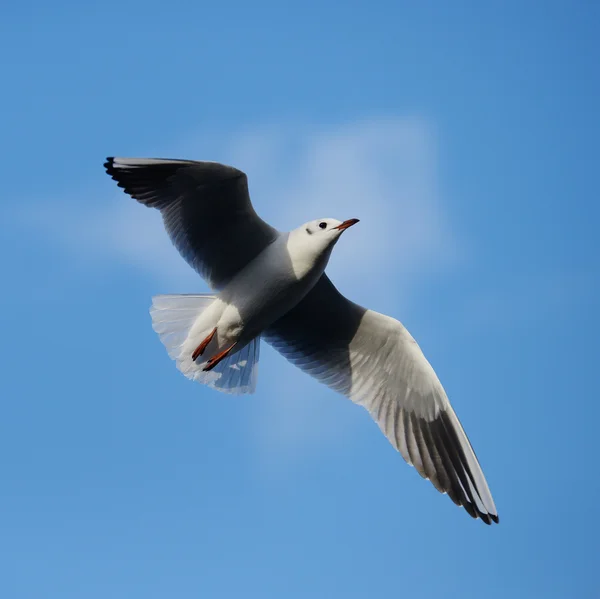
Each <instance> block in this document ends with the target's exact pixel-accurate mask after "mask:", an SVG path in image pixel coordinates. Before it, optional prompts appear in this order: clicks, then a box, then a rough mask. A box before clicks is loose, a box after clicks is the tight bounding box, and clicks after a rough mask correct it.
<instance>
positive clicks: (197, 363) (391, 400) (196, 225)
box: [105, 158, 498, 524]
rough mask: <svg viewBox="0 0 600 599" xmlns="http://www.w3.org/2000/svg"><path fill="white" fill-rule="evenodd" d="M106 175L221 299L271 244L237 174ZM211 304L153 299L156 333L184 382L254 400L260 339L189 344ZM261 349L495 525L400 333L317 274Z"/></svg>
mask: <svg viewBox="0 0 600 599" xmlns="http://www.w3.org/2000/svg"><path fill="white" fill-rule="evenodd" d="M105 167H106V170H107V172H108V174H109V175H110V176H111V177H112V178H113V179H114V180H115V181H116V182H117V184H118V185H119V187H122V188H123V189H124V190H125V192H126V193H128V194H129V195H130V196H132V197H133V198H135V199H136V200H138V202H140V203H141V204H144V205H146V206H148V207H154V208H157V209H158V210H159V211H160V212H161V214H162V217H163V221H164V224H165V228H166V230H167V233H168V234H169V237H170V238H171V240H172V242H173V244H174V245H175V247H176V248H177V249H178V250H179V252H180V253H181V255H182V256H183V257H184V258H185V260H186V261H187V262H188V263H189V264H190V266H192V267H193V268H194V269H195V270H196V271H197V272H198V273H199V274H200V275H201V276H202V277H203V278H204V279H205V280H206V281H207V282H208V284H209V285H210V286H211V287H212V288H213V289H214V290H216V291H217V292H218V291H219V290H221V289H223V288H224V287H225V286H226V285H227V283H228V282H229V281H231V279H232V278H233V277H234V276H235V275H236V273H238V272H241V271H242V270H243V269H244V268H245V266H246V265H248V264H249V263H250V262H251V261H252V260H253V259H254V258H256V257H257V256H258V255H259V254H261V252H263V250H265V248H267V247H268V246H270V244H272V243H273V242H274V240H275V239H276V238H277V236H278V232H277V231H276V230H275V229H274V228H273V227H271V226H270V225H268V224H267V223H266V222H264V221H263V220H262V219H261V218H260V217H259V216H258V215H257V214H256V212H255V211H254V208H253V207H252V204H251V201H250V197H249V193H248V184H247V178H246V175H245V174H244V173H243V172H241V171H239V170H237V169H235V168H233V167H229V166H225V165H221V164H218V163H211V162H193V161H185V160H164V159H140V158H133V159H129V158H108V159H107V162H106V163H105ZM214 297H215V296H193V295H190V296H157V297H156V298H154V299H153V307H152V310H151V312H152V318H153V326H154V328H155V330H156V331H157V332H158V334H159V335H160V337H161V340H162V341H163V343H164V344H165V346H166V347H167V350H168V352H169V355H170V356H171V357H172V358H173V359H175V360H176V361H177V365H178V368H179V369H180V370H181V371H182V372H183V373H184V374H185V375H186V376H188V377H189V378H193V379H194V380H198V381H200V382H203V383H206V384H209V385H211V386H213V387H215V388H217V389H219V390H222V391H226V392H251V391H252V390H253V389H254V384H255V377H256V364H257V362H258V350H259V343H258V339H256V340H254V341H253V342H251V343H248V344H247V345H245V346H244V347H243V349H241V350H240V351H236V348H229V351H225V350H227V347H222V348H220V350H219V352H216V351H215V350H214V349H211V348H214V346H215V345H214V344H215V339H214V338H215V336H218V333H217V331H215V330H213V329H214V326H213V327H206V330H202V331H199V332H198V334H197V335H196V337H193V336H192V335H191V334H190V331H193V330H194V329H193V327H194V323H195V322H196V321H197V319H198V315H199V314H200V313H202V312H203V311H206V310H207V309H209V307H210V305H211V302H212V301H213V300H214ZM262 337H263V338H264V339H265V340H266V341H267V342H268V343H269V344H271V345H272V346H273V347H274V348H275V349H276V350H278V351H279V352H280V353H281V354H282V355H283V356H284V357H285V358H287V359H288V360H289V361H290V362H292V363H293V364H295V365H297V366H298V367H299V368H300V369H301V370H303V371H304V372H306V373H308V374H310V375H311V376H313V377H314V378H316V379H317V380H319V381H320V382H322V383H324V384H326V385H327V386H329V387H330V388H332V389H334V390H336V391H338V392H340V393H342V394H344V395H346V396H347V397H349V398H350V399H351V400H352V401H354V402H356V403H358V404H360V405H362V406H363V407H365V408H366V409H367V410H368V411H369V413H370V414H371V416H372V417H373V418H374V419H375V421H376V422H377V423H378V425H379V427H380V428H381V430H382V432H383V433H384V434H385V435H386V437H387V438H388V439H389V441H390V443H391V444H392V445H393V446H394V447H395V448H396V449H397V450H398V451H399V452H400V453H401V454H402V456H403V458H404V459H405V460H406V461H407V462H408V463H409V464H411V465H413V466H414V467H415V468H416V470H417V471H418V472H419V474H420V475H421V476H422V477H424V478H427V479H429V480H430V481H431V482H432V483H433V485H434V486H435V487H436V488H437V489H438V490H439V491H440V492H442V493H446V494H448V496H449V497H450V498H451V499H452V501H454V503H456V504H457V505H461V506H463V507H464V508H465V510H466V511H467V512H468V513H469V514H470V515H471V516H472V517H474V518H480V519H481V520H482V521H483V522H485V523H487V524H491V523H492V522H498V513H497V510H496V507H495V504H494V500H493V498H492V495H491V493H490V490H489V488H488V485H487V482H486V480H485V477H484V475H483V472H482V470H481V467H480V465H479V462H478V460H477V457H476V456H475V453H474V451H473V449H472V447H471V444H470V442H469V440H468V438H467V436H466V434H465V432H464V430H463V428H462V426H461V424H460V422H459V420H458V418H457V416H456V414H455V413H454V410H453V409H452V407H451V405H450V402H449V401H448V398H447V396H446V393H445V391H444V389H443V387H442V385H441V384H440V382H439V380H438V378H437V376H436V374H435V372H434V370H433V368H432V367H431V365H430V364H429V362H428V361H427V360H426V358H425V357H424V355H423V353H422V352H421V350H420V348H419V346H418V345H417V343H416V342H415V340H414V339H413V338H412V337H411V335H410V334H409V333H408V331H407V330H406V329H405V328H404V327H403V326H402V324H401V323H400V322H398V321H397V320H395V319H393V318H391V317H388V316H385V315H383V314H378V313H377V312H373V311H371V310H367V309H365V308H363V307H361V306H359V305H357V304H355V303H353V302H351V301H349V300H348V299H346V298H345V297H344V296H343V295H341V294H340V293H339V291H338V290H337V289H336V288H335V286H334V285H333V283H332V282H331V281H330V280H329V278H328V277H327V276H326V275H325V274H323V275H322V276H321V277H320V279H318V282H317V283H316V284H315V285H314V287H312V289H311V290H310V291H309V292H308V293H307V294H306V296H305V297H304V298H303V299H302V300H301V301H299V303H297V305H295V306H294V307H293V308H292V309H291V310H289V311H288V312H287V313H286V314H285V315H284V316H282V317H281V318H279V319H278V320H276V321H275V322H274V323H272V324H271V325H270V326H268V327H267V328H266V329H265V330H264V331H263V332H262ZM211 351H212V352H213V353H211ZM223 351H225V353H224V354H223V355H222V353H223Z"/></svg>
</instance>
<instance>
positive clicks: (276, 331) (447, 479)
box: [264, 275, 498, 524]
mask: <svg viewBox="0 0 600 599" xmlns="http://www.w3.org/2000/svg"><path fill="white" fill-rule="evenodd" d="M264 337H265V339H266V340H267V341H268V342H269V343H270V344H271V345H273V347H275V349H277V350H278V351H279V352H280V353H281V354H282V355H283V356H284V357H286V358H287V359H288V360H290V362H292V363H293V364H295V365H296V366H298V367H299V368H301V369H302V370H303V371H305V372H307V373H308V374H310V375H312V376H313V377H315V378H316V379H318V380H319V381H321V382H322V383H325V384H326V385H328V386H329V387H331V388H332V389H335V390H336V391H339V392H340V393H343V394H344V395H346V396H348V397H349V398H350V399H352V400H353V401H354V402H356V403H358V404H360V405H362V406H364V407H365V408H366V409H367V410H368V411H369V412H370V414H371V416H372V417H373V418H374V419H375V421H376V422H377V424H378V425H379V427H380V428H381V430H382V431H383V433H384V434H385V435H386V437H387V438H388V439H389V441H390V442H391V443H392V445H393V446H394V447H395V448H396V449H397V450H398V451H399V452H400V453H401V454H402V456H403V457H404V459H405V460H406V461H407V462H408V463H409V464H412V465H413V466H414V467H415V468H416V469H417V471H418V472H419V474H420V475H421V476H422V477H424V478H427V479H429V480H431V482H432V483H433V484H434V485H435V487H436V488H437V489H438V490H439V491H441V492H442V493H447V494H448V495H449V496H450V498H451V499H452V501H454V503H456V504H457V505H462V506H463V507H464V508H465V509H466V510H467V512H468V513H469V514H470V515H471V516H473V517H474V518H481V519H482V520H483V521H484V522H485V523H487V524H491V522H492V521H494V522H498V512H497V511H496V506H495V505H494V500H493V499H492V495H491V493H490V490H489V488H488V485H487V482H486V480H485V477H484V475H483V472H482V470H481V467H480V465H479V462H478V461H477V457H476V456H475V453H474V451H473V449H472V447H471V444H470V443H469V439H468V438H467V435H466V434H465V432H464V430H463V428H462V426H461V424H460V422H459V420H458V418H457V417H456V414H455V413H454V410H453V409H452V406H451V405H450V402H449V401H448V397H447V396H446V393H445V391H444V389H443V387H442V385H441V383H440V382H439V380H438V378H437V376H436V374H435V372H434V370H433V368H432V367H431V365H430V364H429V362H428V361H427V360H426V358H425V356H424V355H423V353H422V352H421V349H420V348H419V346H418V345H417V343H416V341H415V340H414V339H413V338H412V336H411V335H410V333H409V332H408V331H407V330H406V329H405V328H404V327H403V326H402V324H400V323H399V322H398V321H397V320H395V319H393V318H390V317H389V316H385V315H383V314H379V313H377V312H373V311H372V310H367V309H365V308H362V307H361V306H359V305H357V304H354V303H353V302H350V301H349V300H347V299H346V298H345V297H344V296H343V295H341V294H340V293H339V291H338V290H337V289H336V288H335V287H334V285H333V284H332V283H331V281H330V280H329V279H328V278H327V276H326V275H323V276H322V277H321V279H320V280H319V282H318V283H317V285H316V286H315V287H314V288H313V289H312V290H311V291H310V292H309V293H308V295H307V296H306V297H305V298H304V299H303V300H302V301H301V302H300V303H299V304H298V305H297V306H296V307H295V308H293V309H292V310H291V311H290V312H288V313H287V314H286V315H285V316H284V317H283V318H281V319H280V320H278V321H277V322H276V323H275V324H274V325H273V326H272V327H271V328H270V329H269V330H268V331H266V333H264Z"/></svg>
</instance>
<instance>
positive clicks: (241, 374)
mask: <svg viewBox="0 0 600 599" xmlns="http://www.w3.org/2000/svg"><path fill="white" fill-rule="evenodd" d="M215 299H216V297H215V296H214V295H157V296H155V297H153V298H152V307H151V308H150V315H151V316H152V328H153V329H154V330H155V331H156V332H157V333H158V336H159V337H160V340H161V341H162V343H163V345H164V346H165V348H166V349H167V352H168V354H169V356H170V357H171V358H172V359H173V360H175V361H176V364H177V368H178V369H179V370H180V371H181V372H182V373H183V374H184V375H185V376H186V377H187V378H189V379H191V380H194V381H197V382H199V383H202V384H205V385H208V386H209V387H212V388H214V389H216V390H218V391H222V392H224V393H232V394H237V395H239V394H244V393H253V392H254V390H255V388H256V377H257V366H258V359H259V353H260V338H259V337H257V338H255V339H253V340H252V341H251V342H250V343H248V344H247V345H246V346H244V347H242V348H241V349H240V350H239V351H237V352H235V353H233V354H231V355H229V356H228V357H227V358H225V359H224V360H222V361H221V362H220V363H219V364H217V366H215V367H214V368H213V369H212V370H210V371H207V372H205V371H204V370H203V367H204V366H205V364H206V359H208V357H209V356H207V357H206V359H205V360H197V361H196V362H194V361H193V360H192V353H193V350H194V349H195V347H197V346H198V344H199V343H200V341H202V339H203V338H204V337H206V336H207V335H208V334H209V333H210V331H211V330H212V328H213V327H214V326H215V325H216V322H212V323H211V324H210V326H206V327H202V326H198V322H199V317H200V315H201V314H202V313H203V312H204V311H205V310H206V309H207V308H208V307H209V306H211V305H212V304H213V302H214V300H215ZM209 320H210V319H209ZM194 325H196V326H194ZM192 328H193V331H192Z"/></svg>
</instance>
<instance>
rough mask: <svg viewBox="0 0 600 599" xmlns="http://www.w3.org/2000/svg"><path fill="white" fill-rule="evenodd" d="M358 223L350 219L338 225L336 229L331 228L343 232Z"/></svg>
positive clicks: (356, 220) (355, 219)
mask: <svg viewBox="0 0 600 599" xmlns="http://www.w3.org/2000/svg"><path fill="white" fill-rule="evenodd" d="M358 222H360V221H359V220H358V219H357V218H351V219H349V220H345V221H344V222H343V223H342V224H341V225H338V226H337V227H333V228H334V229H339V230H340V231H345V230H346V229H347V228H348V227H351V226H352V225H355V224H356V223H358Z"/></svg>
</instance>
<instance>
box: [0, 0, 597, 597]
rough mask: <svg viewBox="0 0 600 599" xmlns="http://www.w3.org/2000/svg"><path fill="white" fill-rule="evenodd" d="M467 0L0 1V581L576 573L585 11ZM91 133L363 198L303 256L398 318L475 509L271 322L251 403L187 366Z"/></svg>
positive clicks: (560, 578)
mask: <svg viewBox="0 0 600 599" xmlns="http://www.w3.org/2000/svg"><path fill="white" fill-rule="evenodd" d="M482 4H483V3H474V2H460V1H456V2H452V3H446V2H419V3H416V2H412V3H409V2H373V1H372V2H364V3H361V2H352V3H346V4H345V5H344V6H342V5H341V4H338V3H335V2H319V3H317V2H304V3H301V4H298V5H297V6H295V7H293V8H288V7H285V6H284V4H283V3H276V2H252V3H246V2H239V1H237V0H234V1H233V2H230V3H228V4H226V5H225V4H219V3H211V4H207V3H197V2H187V3H186V2H177V1H172V2H168V3H164V2H160V3H159V2H152V1H146V2H144V3H142V2H139V1H127V0H124V1H121V2H119V3H115V2H103V3H95V4H91V3H87V4H86V3H75V2H58V3H53V4H48V3H42V2H39V1H35V0H34V1H33V2H30V3H12V4H10V5H7V6H5V7H3V8H2V9H1V15H0V16H1V18H0V50H1V53H0V56H1V58H0V74H1V76H2V81H3V82H4V86H3V93H2V95H1V97H0V131H1V137H2V141H3V143H2V144H0V157H1V160H2V171H3V174H4V177H3V184H4V187H3V193H2V196H1V199H0V201H1V202H2V207H3V210H2V213H3V218H2V221H1V223H0V250H1V252H0V255H1V256H2V257H3V258H2V274H3V290H4V295H3V302H2V305H3V310H2V311H1V320H0V324H1V327H2V332H3V343H2V344H1V345H0V355H1V361H2V365H3V366H2V371H3V376H2V377H1V382H0V397H1V398H2V402H1V414H0V456H1V457H0V472H1V475H2V476H1V479H2V486H1V491H0V530H1V531H2V532H1V534H0V539H1V540H0V594H1V595H2V596H3V597H10V598H11V599H22V598H23V599H24V598H36V599H38V598H40V597H61V598H74V599H75V598H77V599H80V598H81V597H86V599H94V598H102V599H106V598H108V597H110V598H111V599H120V598H128V599H130V598H132V597H140V598H142V597H143V598H144V599H154V598H159V597H160V598H162V597H178V598H179V599H185V598H188V597H190V598H191V597H223V598H228V597H239V596H244V597H259V598H269V597H281V596H285V597H289V598H305V597H310V598H311V599H312V598H318V597H344V598H363V597H364V598H366V597H369V598H370V597H378V596H390V597H391V596H410V597H414V598H429V597H459V596H460V597H464V598H470V597H474V598H475V597H476V598H478V599H481V598H488V597H489V598H495V597H502V598H504V597H507V596H510V597H515V598H518V597H524V598H529V597H547V598H562V597H575V596H576V597H581V598H583V597H597V596H598V595H599V594H600V586H599V584H598V582H597V577H596V575H595V567H596V566H597V564H598V560H597V557H594V556H597V553H598V552H597V547H596V545H597V539H598V535H599V533H600V527H599V525H598V524H597V518H596V517H595V505H594V504H595V501H596V499H597V498H598V496H599V494H600V485H599V482H598V476H597V475H596V474H597V472H598V462H597V459H598V449H597V447H596V444H595V442H594V441H593V438H594V437H595V436H596V434H597V430H596V424H597V422H598V417H599V416H600V411H599V408H598V401H597V399H598V391H597V384H596V372H597V364H596V360H597V356H598V341H597V339H598V334H599V333H600V330H599V328H600V327H599V325H600V321H599V318H598V315H597V311H596V310H595V309H594V308H596V306H597V304H598V291H599V289H598V280H599V279H598V254H599V251H598V241H597V227H598V225H597V223H598V220H599V217H600V210H599V208H598V201H597V200H598V198H597V196H598V184H597V176H596V175H597V164H598V158H599V153H598V138H599V134H600V121H599V118H598V114H597V107H598V106H599V105H600V84H599V77H598V69H597V65H598V62H599V59H600V56H599V54H600V52H599V50H600V42H599V41H598V36H597V23H598V22H599V18H600V14H599V13H600V9H599V7H598V5H597V4H595V3H592V2H583V1H578V2H566V1H565V2H552V1H548V2H544V3H541V2H524V1H519V2H516V1H514V2H513V1H507V2H487V3H485V5H486V6H482ZM115 154H116V155H125V156H127V155H133V156H136V155H140V156H171V157H187V158H196V159H208V160H221V161H225V162H229V163H232V164H235V165H236V166H238V167H240V168H242V169H244V170H245V171H246V172H247V173H248V175H249V178H250V188H251V194H252V197H253V200H254V203H255V206H256V208H257V210H258V211H259V212H260V213H261V215H263V216H264V217H265V218H267V219H268V220H269V221H271V222H272V223H273V224H274V225H276V226H277V227H279V228H281V229H288V228H293V227H295V226H297V225H298V224H299V223H300V222H304V221H306V220H310V219H312V218H319V217H334V218H339V219H344V218H350V217H358V218H360V219H361V224H360V225H359V226H358V227H355V228H354V229H353V230H352V231H351V234H350V233H348V234H347V236H344V238H343V239H342V241H341V242H340V244H339V245H338V246H337V248H336V252H335V253H334V256H333V258H332V261H331V264H330V268H329V272H330V274H331V276H332V278H333V279H334V281H335V282H336V283H337V284H338V285H339V287H340V288H341V289H342V291H343V292H344V293H346V294H347V295H349V296H350V297H352V299H354V300H357V301H359V302H360V303H363V304H366V305H367V306H369V307H372V308H374V309H378V310H380V311H384V312H386V313H389V314H391V315H393V316H395V317H397V318H399V319H400V320H402V321H403V322H404V324H405V325H406V326H407V327H408V328H409V330H410V331H411V332H412V333H413V335H414V336H415V337H416V338H417V340H418V341H419V343H420V345H421V347H422V348H423V350H424V351H425V353H426V355H427V357H428V358H429V360H430V361H431V362H432V364H433V366H434V367H435V369H436V371H437V372H438V374H439V376H440V378H441V380H442V383H443V384H444V386H445V388H446V390H447V391H448V394H449V396H450V398H451V401H452V402H453V405H454V406H455V408H456V410H457V413H458V415H459V417H460V418H461V420H462V422H463V425H464V426H465V429H466V430H467V432H468V434H469V437H470V439H471V441H472V443H473V445H474V447H475V450H476V452H477V454H478V457H479V458H480V461H481V463H482V466H483V469H484V471H485V473H486V476H487V478H488V482H489V484H490V487H491V489H492V492H493V494H494V498H495V500H496V504H497V506H498V509H499V513H500V518H501V522H500V525H499V526H495V527H491V528H490V527H486V526H484V525H482V524H481V523H480V522H476V521H472V520H471V519H470V518H469V517H468V516H467V515H466V514H465V513H464V512H463V511H462V510H460V509H458V508H456V507H455V506H454V505H453V504H452V503H451V501H450V500H449V499H448V498H446V497H443V496H441V495H439V494H438V493H437V492H436V491H435V490H434V489H433V487H432V486H431V485H430V484H428V483H426V482H424V481H422V480H421V479H420V477H419V476H418V475H417V473H416V472H415V471H414V469H412V468H409V467H407V466H406V465H405V464H404V462H403V461H402V459H401V457H400V456H399V455H398V454H396V453H395V452H394V451H393V450H392V448H391V446H389V445H388V444H387V441H386V440H385V439H384V438H383V436H382V435H381V434H380V433H379V431H378V429H377V427H376V426H375V425H374V424H373V423H372V422H371V421H370V418H369V417H368V415H367V413H366V412H365V411H364V410H362V409H361V408H359V407H356V406H353V405H352V404H351V403H350V402H349V401H347V400H345V399H343V398H341V397H339V396H336V395H335V394H334V393H332V392H330V391H328V390H327V389H325V388H324V387H322V386H320V385H318V384H317V383H316V382H314V381H312V380H311V379H310V378H308V377H307V376H305V375H303V374H302V373H300V372H299V371H296V370H295V369H294V368H293V367H291V366H289V365H288V364H286V363H285V361H284V360H283V359H282V358H280V357H279V356H278V355H276V354H275V353H274V352H273V351H271V350H270V349H268V348H265V347H263V352H262V356H261V365H260V370H259V381H258V389H257V394H256V395H255V396H251V397H241V398H232V397H228V396H223V395H220V394H217V393H215V392H213V391H211V390H209V389H206V388H203V387H201V386H199V385H197V384H193V383H191V382H189V381H187V380H186V379H184V377H183V376H181V375H180V373H178V372H177V370H176V369H175V367H174V365H173V363H172V362H170V360H169V359H168V357H167V355H166V353H165V352H164V349H163V347H162V346H161V344H160V342H159V340H158V338H157V337H156V336H155V334H154V333H153V331H152V329H151V327H150V318H149V315H148V307H149V304H150V297H151V296H152V295H153V294H156V293H166V292H188V293H189V292H201V291H204V290H205V289H206V287H205V285H204V284H203V282H202V281H200V280H198V279H197V278H196V277H195V275H194V274H193V273H192V272H190V271H189V269H188V268H187V266H186V265H185V263H184V262H183V261H182V260H181V259H180V258H179V256H178V255H177V253H176V252H175V250H173V249H172V248H171V247H170V245H169V242H168V240H167V239H166V235H165V234H164V232H163V231H162V228H161V225H160V219H159V218H158V215H157V214H154V213H153V212H151V211H149V210H145V209H144V208H143V207H141V206H138V205H137V204H136V203H135V202H134V201H133V200H131V199H129V198H128V197H127V196H125V195H124V194H122V193H121V192H120V191H119V190H117V189H116V187H115V185H114V183H113V182H112V181H110V179H109V178H108V177H107V176H106V175H105V174H104V172H103V169H102V162H103V160H104V157H105V156H107V155H115Z"/></svg>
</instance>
